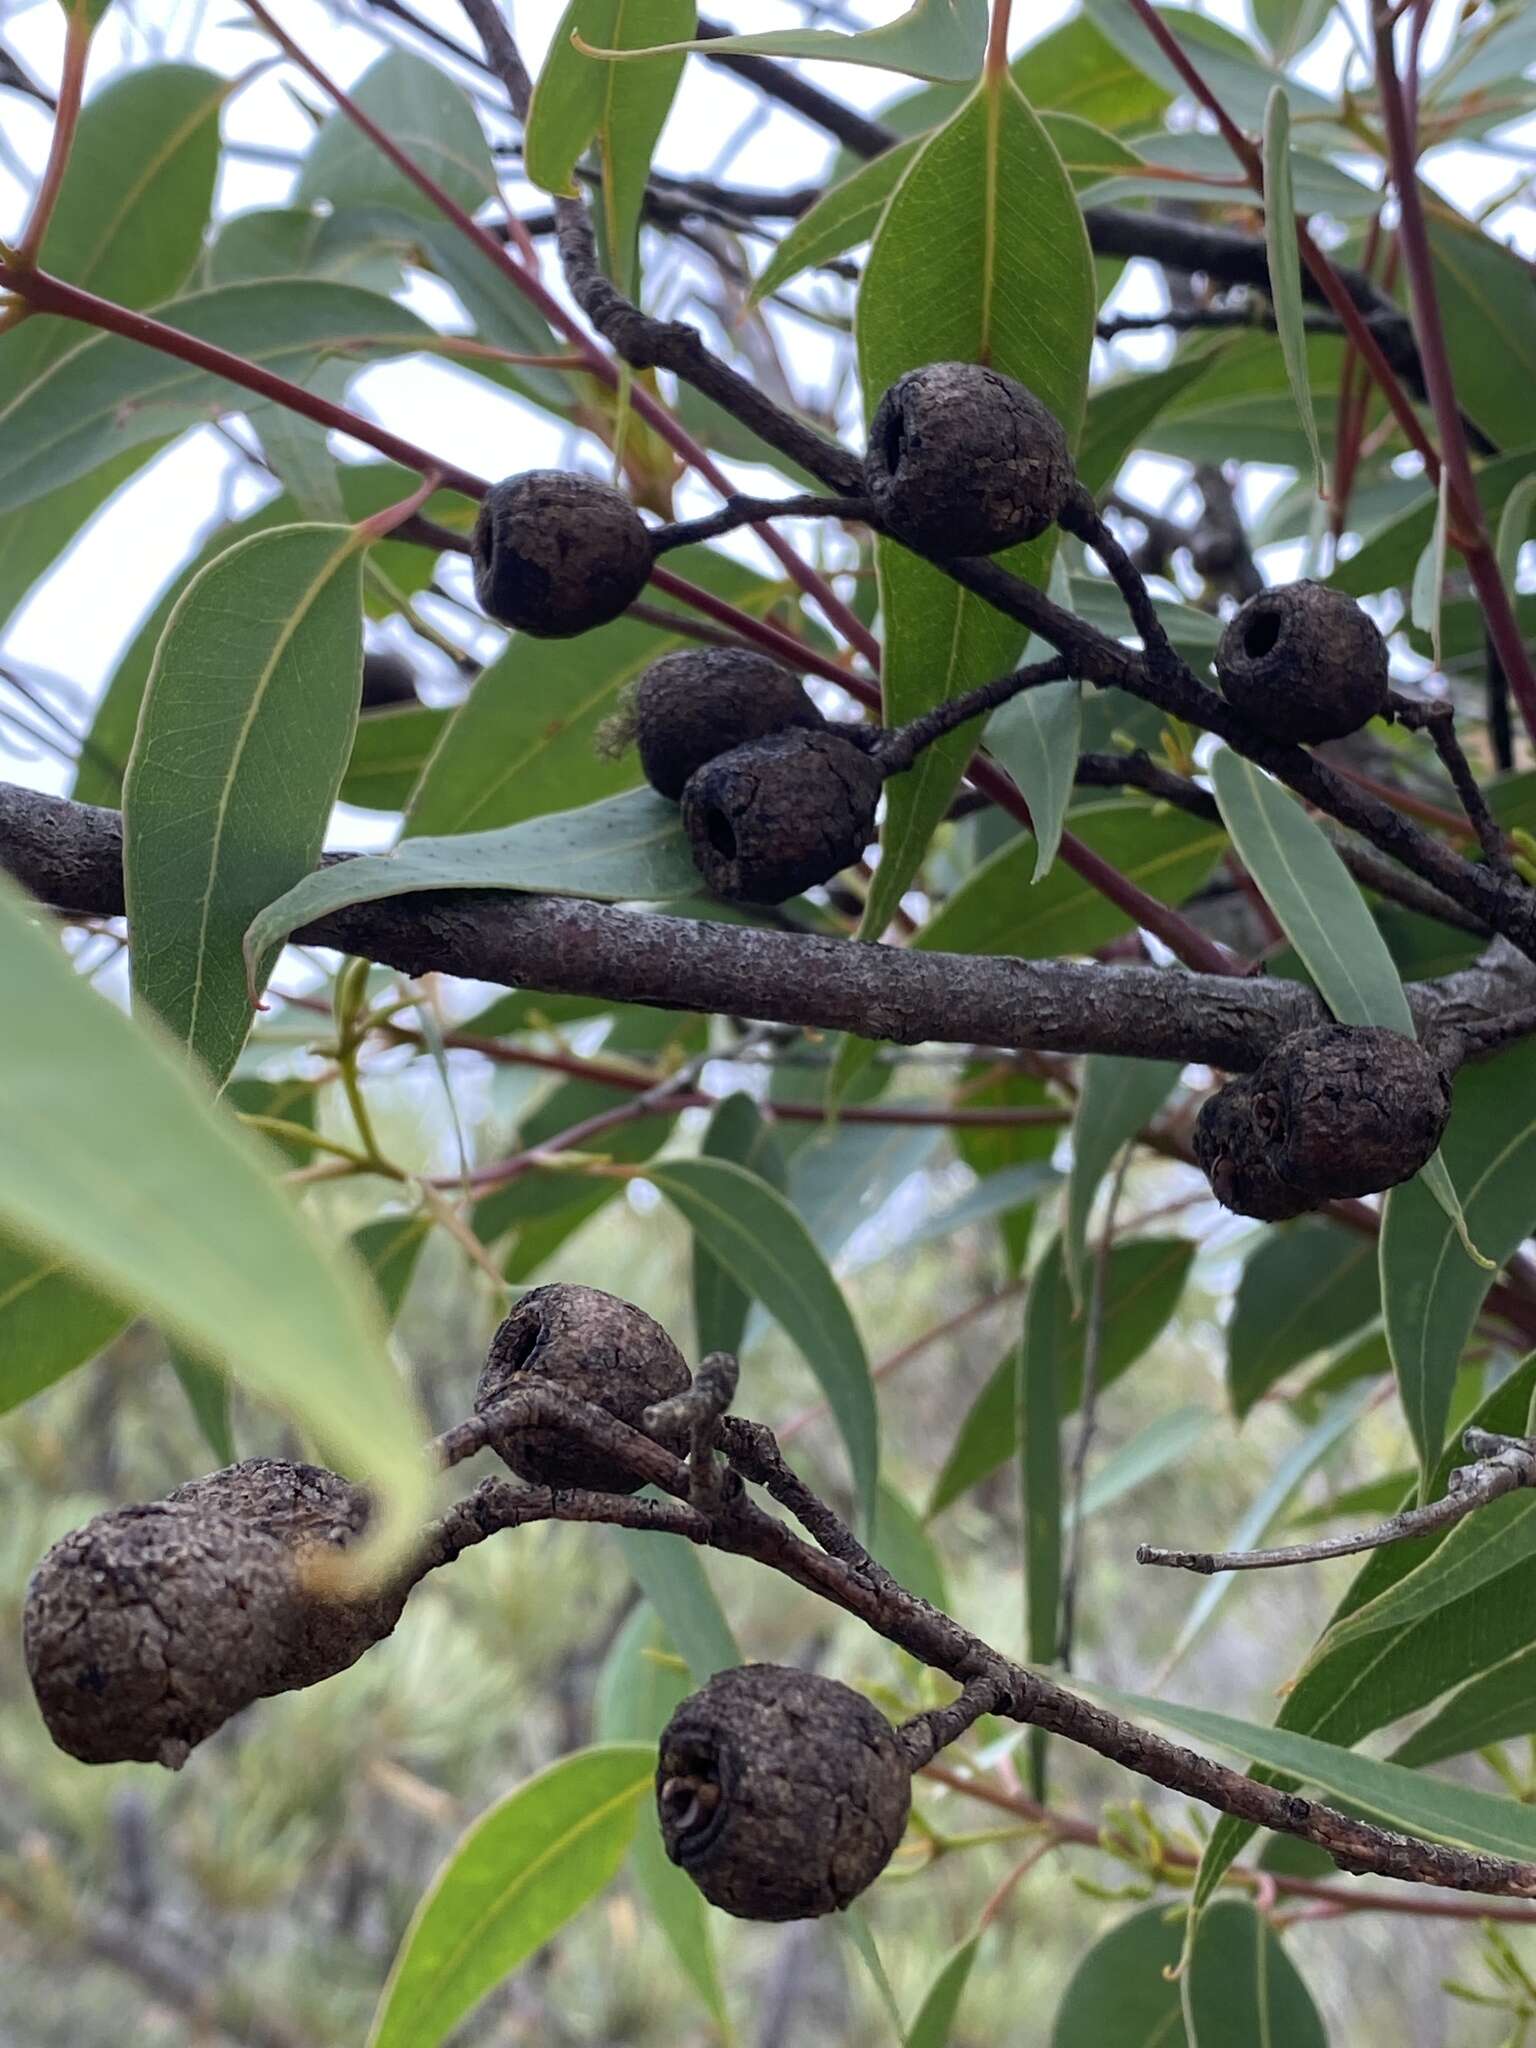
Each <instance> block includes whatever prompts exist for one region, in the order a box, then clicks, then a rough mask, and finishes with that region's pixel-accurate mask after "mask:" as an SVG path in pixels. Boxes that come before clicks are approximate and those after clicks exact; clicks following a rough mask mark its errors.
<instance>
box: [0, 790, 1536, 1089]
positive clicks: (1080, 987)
mask: <svg viewBox="0 0 1536 2048" xmlns="http://www.w3.org/2000/svg"><path fill="white" fill-rule="evenodd" d="M0 867H3V868H4V869H6V870H7V871H8V872H9V873H10V874H11V875H12V876H14V878H15V879H16V880H17V881H18V882H20V883H21V885H22V886H23V888H25V889H27V890H29V891H30V892H31V893H32V894H33V895H34V896H36V897H37V898H38V899H39V900H40V901H41V902H43V903H46V904H48V905H49V906H50V907H51V908H53V909H56V910H61V911H68V912H73V913H75V914H77V915H81V916H98V917H117V916H121V915H122V912H123V877H122V819H121V816H120V814H119V813H118V812H116V811H110V810H103V809H99V808H97V807H96V806H94V805H91V804H76V803H71V802H70V801H69V800H68V799H67V798H64V797H55V796H44V795H41V794H39V793H38V792H37V791H35V790H27V789H20V788H17V787H15V786H13V785H11V784H7V783H0ZM295 938H296V940H298V941H299V942H301V943H305V944H310V945H320V946H333V947H335V948H336V949H337V950H338V951H342V952H347V953H357V954H361V955H363V956H365V957H366V958H368V959H370V960H377V961H380V962H382V963H383V964H384V965H386V966H390V967H395V968H398V969H400V970H401V971H402V972H403V973H406V974H426V973H440V974H452V975H457V976H460V977H462V978H465V979H470V980H477V981H489V982H500V983H502V984H504V985H505V986H508V987H513V988H527V989H535V990H538V991H539V992H540V993H542V994H547V995H591V996H599V997H603V998H609V999H612V1000H613V1001H616V1002H634V1003H655V1004H659V1005H661V1006H662V1007H663V1008H670V1009H682V1010H703V1011H713V1012H723V1013H725V1014H727V1015H731V1016H738V1017H750V1018H753V1019H761V1020H763V1021H766V1022H770V1023H779V1024H796V1025H804V1026H808V1027H810V1028H812V1029H818V1030H827V1031H856V1032H858V1033H859V1034H860V1035H861V1036H862V1037H865V1038H876V1039H891V1040H894V1041H895V1042H897V1043H898V1044H907V1045H911V1044H917V1043H919V1042H921V1041H923V1040H925V1039H933V1040H939V1041H950V1042H955V1043H965V1044H977V1045H996V1046H1004V1047H1010V1048H1015V1049H1019V1050H1030V1051H1046V1052H1070V1053H1086V1052H1112V1053H1121V1054H1124V1055H1126V1056H1128V1057H1132V1058H1141V1059H1178V1060H1198V1061H1202V1062H1205V1063H1207V1064H1209V1065H1211V1066H1217V1067H1222V1068H1225V1069H1227V1070H1229V1071H1232V1072H1241V1071H1247V1070H1248V1069H1250V1068H1252V1067H1254V1066H1256V1065H1257V1064H1258V1062H1259V1061H1260V1060H1261V1059H1262V1058H1263V1057H1264V1055H1265V1054H1266V1053H1267V1052H1268V1051H1270V1050H1271V1048H1272V1047H1273V1046H1275V1045H1276V1044H1277V1043H1278V1042H1279V1041H1280V1039H1282V1038H1284V1037H1286V1036H1288V1035H1289V1034H1290V1033H1291V1032H1294V1031H1299V1030H1305V1029H1306V1028H1308V1027H1309V1026H1311V1025H1315V1024H1321V1023H1326V1022H1327V1021H1328V1018H1327V1013H1326V1011H1325V1010H1324V1009H1323V1007H1322V1005H1321V1004H1320V1003H1319V1002H1318V1000H1317V998H1316V997H1315V996H1313V995H1312V994H1311V993H1310V992H1309V991H1308V990H1306V989H1304V988H1302V987H1301V986H1300V985H1299V984H1297V983H1294V982H1284V981H1272V982H1271V981H1265V980H1262V979H1241V978H1234V977H1230V976H1220V975H1204V974H1191V973H1185V972H1174V971H1165V970H1162V969H1158V968H1147V967H1121V966H1101V965H1096V964H1094V963H1092V962H1078V961H1066V960H1054V961H1037V960H1015V959H1005V958H998V957H995V956H992V955H987V954H958V953H937V952H933V953H929V952H922V951H916V950H911V949H907V948H898V947H891V946H874V945H869V946H861V945H853V944H850V943H849V942H848V941H846V940H841V939H823V938H815V937H811V936H808V935H791V934H788V933H784V932H777V931H760V930H756V929H754V928H752V927H750V926H747V925H728V924H714V923H708V922H703V921H700V920H695V919H690V918H683V917H667V916H662V915H659V914H657V913H655V912H651V911H639V910H626V909H620V908H615V907H614V906H612V905H609V904H602V903H590V902H585V901H582V900H581V899H578V898H569V897H553V896H518V895H514V894H511V893H510V892H507V893H503V892H499V891H492V890H460V891H451V892H450V891H444V892H443V893H442V894H440V895H439V894H432V895H412V896H404V897H399V898H396V899H394V900H390V901H385V902H381V903H367V904H359V905H356V906H354V907H353V908H352V909H349V910H343V911H339V912H337V913H336V914H335V915H334V916H332V917H328V918H324V919H322V920H320V922H318V923H316V924H313V925H308V926H306V927H304V929H303V930H302V931H300V932H298V933H296V934H295ZM1533 988H1536V971H1533V969H1532V968H1531V967H1530V965H1529V963H1527V962H1525V961H1523V960H1522V959H1521V958H1520V957H1519V956H1518V955H1516V954H1515V953H1514V952H1513V949H1512V948H1510V947H1508V946H1504V945H1495V946H1494V947H1492V948H1490V949H1489V952H1488V954H1487V955H1486V956H1485V964H1483V965H1481V966H1478V967H1473V968H1468V969H1466V970H1464V971H1463V972H1462V973H1460V974H1456V975H1450V976H1447V977H1446V978H1445V979H1444V980H1443V981H1439V982H1423V983H1418V984H1415V985H1414V987H1413V988H1411V989H1410V991H1409V999H1410V1001H1411V1003H1412V1005H1413V1008H1414V1014H1415V1016H1416V1018H1417V1019H1418V1022H1419V1027H1420V1031H1421V1033H1425V1032H1427V1031H1429V1030H1430V1029H1432V1028H1433V1029H1442V1030H1443V1029H1445V1028H1448V1027H1450V1028H1454V1027H1455V1026H1457V1025H1463V1024H1466V1025H1479V1024H1482V1023H1486V1022H1493V1021H1495V1020H1497V1019H1499V1018H1500V1017H1501V1016H1504V1015H1507V1014H1511V1013H1518V1012H1520V1011H1522V1010H1524V1009H1526V1008H1528V1007H1529V1005H1530V1003H1531V1000H1532V993H1533Z"/></svg>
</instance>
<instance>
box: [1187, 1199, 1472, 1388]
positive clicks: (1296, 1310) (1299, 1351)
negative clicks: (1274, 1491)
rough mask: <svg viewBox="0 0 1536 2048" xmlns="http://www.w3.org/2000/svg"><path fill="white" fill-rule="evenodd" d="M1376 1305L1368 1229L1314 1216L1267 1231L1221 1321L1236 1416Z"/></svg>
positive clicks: (1338, 1340)
mask: <svg viewBox="0 0 1536 2048" xmlns="http://www.w3.org/2000/svg"><path fill="white" fill-rule="evenodd" d="M1439 1213H1440V1212H1439V1211H1438V1210H1437V1211H1436V1214H1437V1215H1438V1214H1439ZM1441 1220H1442V1221H1444V1218H1443V1216H1442V1217H1441ZM1462 1263H1465V1262H1464V1261H1463V1262H1462ZM1380 1313H1381V1287H1380V1282H1379V1280H1378V1277H1377V1269H1376V1256H1375V1247H1374V1245H1373V1244H1372V1242H1371V1240H1370V1238H1369V1237H1364V1236H1356V1235H1354V1234H1353V1233H1352V1232H1350V1231H1347V1230H1341V1229H1340V1228H1339V1227H1338V1226H1337V1224H1333V1223H1324V1222H1323V1221H1321V1219H1319V1218H1316V1217H1302V1218H1300V1219H1299V1220H1298V1221H1297V1222H1295V1223H1288V1224H1286V1225H1284V1226H1283V1227H1282V1228H1281V1229H1278V1230H1270V1231H1266V1232H1265V1233H1264V1235H1263V1237H1262V1239H1261V1240H1260V1242H1259V1245H1258V1247H1257V1249H1256V1250H1255V1251H1254V1253H1253V1255H1252V1257H1251V1258H1250V1259H1249V1260H1248V1262H1247V1264H1246V1265H1245V1266H1244V1267H1243V1277H1242V1279H1241V1280H1240V1281H1239V1282H1238V1286H1237V1299H1236V1302H1235V1303H1234V1305H1233V1310H1232V1320H1231V1322H1230V1323H1229V1324H1228V1325H1227V1393H1228V1395H1229V1397H1230V1399H1231V1402H1232V1412H1233V1414H1234V1415H1235V1416H1236V1417H1237V1418H1238V1420H1239V1421H1241V1420H1242V1418H1243V1417H1244V1416H1245V1415H1247V1414H1248V1413H1249V1412H1250V1410H1251V1409H1252V1407H1253V1405H1254V1403H1255V1402H1256V1401H1258V1400H1259V1399H1260V1398H1261V1397H1262V1396H1263V1395H1265V1394H1267V1393H1268V1392H1269V1390H1270V1388H1271V1387H1273V1386H1274V1385H1275V1384H1276V1383H1277V1382H1278V1381H1280V1380H1282V1379H1284V1377H1285V1375H1286V1374H1287V1373H1288V1372H1291V1371H1292V1370H1294V1368H1295V1367H1296V1366H1298V1365H1305V1364H1306V1362H1307V1360H1308V1359H1310V1358H1315V1357H1316V1356H1317V1355H1318V1353H1319V1352H1320V1351H1328V1350H1331V1349H1332V1348H1333V1346H1334V1345H1336V1344H1342V1343H1343V1342H1344V1341H1345V1339H1346V1338H1348V1337H1352V1336H1353V1335H1354V1334H1355V1332H1356V1331H1357V1330H1360V1329H1362V1328H1363V1327H1364V1326H1365V1325H1366V1324H1367V1323H1369V1322H1370V1321H1371V1320H1372V1318H1373V1317H1375V1316H1378V1315H1379V1314H1380Z"/></svg>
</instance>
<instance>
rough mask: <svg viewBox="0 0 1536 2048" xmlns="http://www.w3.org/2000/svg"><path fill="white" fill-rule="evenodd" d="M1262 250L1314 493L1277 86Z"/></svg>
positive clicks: (1284, 113) (1283, 121) (1316, 450)
mask: <svg viewBox="0 0 1536 2048" xmlns="http://www.w3.org/2000/svg"><path fill="white" fill-rule="evenodd" d="M1264 247H1265V251H1266V254H1267V255H1268V257H1269V291H1270V297H1271V299H1272V300H1273V302H1274V308H1275V326H1276V328H1277V329H1278V331H1279V335H1280V353H1281V355H1282V356H1284V358H1285V372H1286V375H1287V377H1289V379H1290V383H1291V396H1292V397H1293V398H1294V399H1295V401H1296V411H1297V413H1298V414H1299V415H1300V418H1301V424H1302V427H1303V429H1304V430H1305V433H1306V436H1307V446H1308V447H1309V448H1310V449H1311V451H1312V476H1313V482H1314V485H1315V487H1316V488H1317V489H1318V490H1319V491H1321V489H1322V487H1323V474H1324V471H1323V450H1322V444H1321V442H1320V441H1319V440H1318V438H1317V420H1316V417H1315V415H1314V414H1313V411H1312V383H1311V379H1310V377H1309V376H1308V373H1307V330H1306V321H1305V318H1304V310H1303V309H1304V305H1305V301H1304V300H1303V298H1302V295H1301V250H1300V248H1299V246H1298V243H1297V227H1296V201H1295V198H1294V197H1293V195H1292V191H1291V103H1290V101H1289V99H1288V98H1287V97H1286V93H1285V88H1284V87H1283V86H1279V85H1277V86H1276V87H1275V89H1274V91H1273V92H1272V93H1271V94H1270V96H1269V105H1268V106H1267V107H1266V108H1265V110H1264Z"/></svg>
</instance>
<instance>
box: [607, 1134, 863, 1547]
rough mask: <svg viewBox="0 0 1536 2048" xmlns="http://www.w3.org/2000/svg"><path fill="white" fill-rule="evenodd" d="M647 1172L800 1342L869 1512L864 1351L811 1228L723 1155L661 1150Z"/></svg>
mask: <svg viewBox="0 0 1536 2048" xmlns="http://www.w3.org/2000/svg"><path fill="white" fill-rule="evenodd" d="M646 1178H647V1179H648V1180H650V1181H653V1182H654V1183H655V1185H656V1186H657V1187H658V1188H660V1190H661V1192H662V1193H663V1194H664V1195H665V1196H666V1198H667V1200H668V1201H669V1202H671V1203H672V1205H673V1207H674V1208H675V1209H676V1210H677V1211H678V1213H679V1214H680V1215H681V1216H682V1218H683V1220H684V1222H685V1223H687V1225H688V1227H689V1229H690V1230H692V1231H693V1232H694V1234H695V1235H696V1236H698V1237H700V1238H702V1239H703V1240H704V1242H705V1244H706V1245H707V1246H708V1247H709V1249H710V1251H711V1252H712V1253H713V1254H714V1256H715V1257H716V1258H717V1259H718V1260H719V1262H720V1264H721V1265H722V1266H724V1268H725V1269H726V1271H727V1272H728V1273H730V1274H731V1275H732V1276H733V1277H734V1278H735V1280H736V1282H737V1284H738V1285H739V1286H740V1287H742V1288H743V1289H744V1290H745V1291H746V1292H747V1293H748V1294H750V1295H752V1296H753V1297H754V1298H755V1299H756V1300H758V1301H760V1302H761V1303H762V1305H763V1307H764V1308H765V1309H766V1310H767V1312H768V1313H769V1315H771V1316H772V1317H773V1319H774V1321H775V1322H776V1323H778V1324H779V1326H780V1328H781V1329H782V1330H783V1331H784V1333H785V1335H786V1336H787V1337H788V1338H789V1339H790V1341H791V1342H792V1343H793V1344H794V1345H795V1346H796V1347H797V1348H798V1350H799V1351H800V1352H801V1354H802V1356H803V1357H804V1359H805V1361H806V1363H807V1365H809V1366H810V1368H811V1371H812V1372H813V1373H814V1374H815V1376H816V1379H817V1381H818V1383H819V1385H820V1387H821V1390H822V1393H823V1394H824V1395H825V1396H826V1399H827V1403H828V1405H829V1407H830V1408H831V1410H832V1414H833V1416H834V1418H835V1420H836V1422H837V1426H838V1429H839V1431H840V1432H841V1434H842V1438H843V1442H844V1445H845V1446H846V1448H847V1452H848V1462H849V1465H850V1467H851V1468H852V1471H853V1478H854V1486H855V1490H856V1491H857V1493H858V1497H859V1502H860V1505H861V1508H862V1510H863V1514H864V1516H865V1519H866V1521H867V1522H868V1521H871V1520H872V1518H873V1515H874V1507H875V1479H876V1474H877V1472H878V1471H879V1465H880V1425H879V1419H878V1416H877V1413H876V1409H875V1395H874V1387H873V1385H872V1383H871V1381H870V1376H869V1360H868V1358H867V1357H866V1356H865V1352H864V1340H863V1339H862V1338H861V1337H860V1335H859V1333H858V1329H857V1327H856V1325H855V1323H854V1320H853V1317H852V1316H851V1315H850V1314H849V1312H848V1304H847V1302H846V1301H845V1300H844V1299H843V1292H842V1289H841V1288H840V1287H839V1286H838V1284H837V1282H836V1281H835V1280H834V1279H833V1277H832V1274H831V1271H830V1270H829V1268H828V1266H827V1263H826V1260H825V1259H824V1257H823V1256H822V1253H821V1251H820V1249H819V1248H818V1246H817V1244H816V1241H815V1240H814V1239H813V1238H812V1236H811V1233H810V1232H809V1231H808V1230H807V1229H806V1227H805V1224H804V1223H803V1222H802V1221H801V1219H800V1217H799V1216H798V1215H796V1213H795V1211H794V1210H793V1209H792V1208H791V1207H790V1206H789V1203H788V1202H787V1201H786V1200H785V1199H784V1197H783V1196H782V1195H781V1194H779V1193H778V1191H777V1190H776V1189H775V1188H772V1187H770V1186H769V1184H768V1182H767V1181H765V1180H762V1179H760V1178H759V1177H758V1176H757V1175H756V1174H752V1173H748V1172H747V1171H746V1169H745V1168H744V1167H741V1166H737V1165H735V1164H733V1163H732V1162H731V1161H730V1160H726V1159H667V1160H664V1161H662V1162H661V1163H660V1164H659V1165H655V1166H651V1167H648V1168H647V1170H646Z"/></svg>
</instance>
